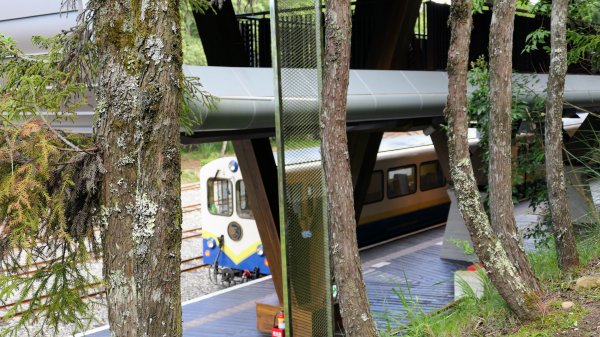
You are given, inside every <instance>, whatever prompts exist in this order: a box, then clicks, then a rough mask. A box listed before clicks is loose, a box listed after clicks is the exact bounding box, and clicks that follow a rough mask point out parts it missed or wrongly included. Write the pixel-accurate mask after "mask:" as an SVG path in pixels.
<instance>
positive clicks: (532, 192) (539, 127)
mask: <svg viewBox="0 0 600 337" xmlns="http://www.w3.org/2000/svg"><path fill="white" fill-rule="evenodd" d="M489 80H490V74H489V71H488V67H487V63H486V62H485V60H484V59H483V57H480V58H479V59H477V61H476V62H473V63H472V64H471V70H470V71H469V84H470V85H472V86H474V87H475V89H474V90H473V91H472V92H471V94H470V96H469V107H468V112H467V113H468V116H469V120H470V121H471V122H472V123H474V126H475V127H476V128H477V131H479V134H480V138H479V144H480V146H481V147H482V148H483V150H484V151H483V162H484V165H483V167H482V169H483V170H484V171H487V168H488V167H487V163H488V160H489V112H490V110H491V101H490V96H489V95H490V94H489V93H490V87H489ZM536 81H537V80H536V79H531V78H527V77H517V78H515V79H513V83H512V120H513V125H512V145H513V146H514V147H515V148H516V150H517V156H516V157H515V159H514V160H513V174H512V176H513V186H514V189H513V198H515V199H516V200H518V199H521V198H524V199H527V200H530V202H531V206H532V207H533V208H534V209H535V208H536V207H537V206H538V205H540V204H542V203H544V202H545V201H546V200H547V197H546V193H547V192H546V185H545V182H544V180H543V172H542V171H541V170H540V168H542V167H543V164H544V148H543V139H544V134H543V120H544V98H543V97H541V96H538V95H533V94H532V93H531V92H530V91H529V89H528V85H531V84H535V82H536ZM532 95H533V96H532ZM526 98H529V99H531V101H532V103H528V102H527V100H526Z"/></svg>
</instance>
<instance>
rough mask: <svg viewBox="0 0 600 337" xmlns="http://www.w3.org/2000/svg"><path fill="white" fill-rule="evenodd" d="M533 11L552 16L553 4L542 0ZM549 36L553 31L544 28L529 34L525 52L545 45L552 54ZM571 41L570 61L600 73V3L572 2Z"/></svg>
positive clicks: (569, 33) (570, 13)
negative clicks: (547, 39) (599, 4)
mask: <svg viewBox="0 0 600 337" xmlns="http://www.w3.org/2000/svg"><path fill="white" fill-rule="evenodd" d="M530 12H531V13H533V14H535V15H536V16H543V17H546V18H548V19H549V18H550V16H551V13H552V3H551V1H550V0H540V1H539V2H538V3H536V4H535V5H534V6H532V7H531V9H530ZM549 36H550V32H549V31H548V30H547V29H546V28H544V27H540V28H538V29H537V30H535V31H533V32H531V33H529V35H528V36H527V38H526V45H525V49H524V50H523V52H531V51H534V50H537V49H539V48H540V47H541V48H542V49H543V50H545V51H546V52H548V53H549V52H550V46H549V44H550V43H549V41H546V37H549ZM567 44H568V46H569V51H568V56H567V60H568V63H569V64H576V63H580V64H581V65H583V66H585V67H587V68H588V70H589V71H591V72H594V73H597V72H600V6H598V3H597V2H596V1H589V0H572V1H570V2H569V14H568V23H567Z"/></svg>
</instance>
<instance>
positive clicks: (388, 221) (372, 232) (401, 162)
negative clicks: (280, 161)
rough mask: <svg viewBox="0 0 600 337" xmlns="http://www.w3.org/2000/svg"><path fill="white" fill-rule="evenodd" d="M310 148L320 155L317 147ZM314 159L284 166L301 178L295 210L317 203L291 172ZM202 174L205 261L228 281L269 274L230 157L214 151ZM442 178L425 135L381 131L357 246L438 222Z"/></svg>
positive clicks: (445, 204) (444, 203)
mask: <svg viewBox="0 0 600 337" xmlns="http://www.w3.org/2000/svg"><path fill="white" fill-rule="evenodd" d="M470 138H471V140H472V142H473V143H474V142H475V141H476V140H475V137H474V135H472V136H471V137H470ZM303 152H304V153H306V149H304V150H303ZM314 152H315V153H314V154H315V157H318V156H319V153H318V149H314ZM318 165H320V164H319V163H318V162H306V161H304V162H303V163H299V164H298V165H297V166H296V167H292V169H291V170H289V171H288V172H289V173H288V176H287V177H286V182H287V183H288V184H299V185H300V187H299V188H302V190H303V191H305V195H306V197H305V198H302V200H301V201H299V204H298V205H295V206H294V207H293V210H296V209H297V210H298V211H299V210H301V209H302V210H305V211H306V210H310V208H312V207H320V205H317V204H316V203H319V202H318V201H315V200H314V198H311V191H315V190H316V188H317V187H316V186H309V185H307V184H306V182H305V181H302V179H300V175H298V176H297V177H298V179H295V177H296V174H295V172H303V171H305V170H311V169H313V170H314V169H316V168H317V166H318ZM292 166H293V165H292ZM200 179H201V184H202V188H201V193H202V195H201V197H202V199H201V200H202V201H201V202H202V204H203V205H206V207H204V206H203V207H202V232H203V252H204V261H205V263H209V264H212V265H213V266H214V267H215V268H214V269H213V272H214V273H220V274H223V279H225V280H227V281H229V280H232V279H233V276H244V275H245V277H255V276H257V275H259V274H269V273H270V270H269V265H268V260H267V258H266V256H265V255H264V250H263V247H262V244H261V241H260V237H259V234H258V230H257V228H256V223H255V221H254V218H253V216H252V208H251V207H250V204H249V202H248V198H247V192H246V189H245V185H244V181H243V177H242V175H241V173H240V170H239V167H238V163H237V161H236V159H235V157H227V158H220V159H217V160H214V161H212V162H210V163H209V164H207V165H205V166H203V167H202V169H201V171H200ZM446 185H447V184H446V180H445V178H444V174H443V172H442V169H441V167H440V163H439V162H438V160H437V156H436V153H435V150H434V147H433V145H432V143H431V140H430V138H429V137H427V136H425V135H422V134H418V135H411V136H402V137H389V138H384V140H383V141H382V144H381V146H380V150H379V153H378V155H377V162H376V164H375V167H374V170H373V173H372V176H371V181H370V185H369V188H368V192H367V196H366V198H365V202H364V207H363V211H362V215H361V218H360V221H359V225H358V228H357V235H358V242H359V245H360V246H365V245H369V244H373V243H376V242H379V241H382V240H386V239H390V238H393V237H395V236H398V235H400V234H404V233H407V232H411V231H414V230H416V229H419V228H423V227H427V226H431V225H435V224H439V223H441V222H444V221H445V220H446V218H447V216H448V209H449V206H450V200H449V199H448V196H447V194H446ZM293 210H292V211H293ZM309 214H310V212H309Z"/></svg>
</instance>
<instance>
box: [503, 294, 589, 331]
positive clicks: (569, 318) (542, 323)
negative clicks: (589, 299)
mask: <svg viewBox="0 0 600 337" xmlns="http://www.w3.org/2000/svg"><path fill="white" fill-rule="evenodd" d="M560 305H561V302H558V301H555V302H552V303H550V308H549V312H548V313H546V314H544V315H542V316H541V317H540V318H539V319H537V320H535V321H533V322H530V323H526V324H524V325H523V326H521V327H520V329H519V331H517V332H516V333H514V334H509V335H508V336H511V337H550V336H557V335H560V334H561V333H563V332H564V331H565V330H567V331H568V330H569V329H572V328H576V327H577V325H578V321H580V320H581V319H582V318H583V317H584V316H585V315H586V314H587V313H588V311H587V310H585V309H584V308H582V307H581V306H575V307H574V308H573V309H572V310H570V311H566V310H562V309H561V307H560Z"/></svg>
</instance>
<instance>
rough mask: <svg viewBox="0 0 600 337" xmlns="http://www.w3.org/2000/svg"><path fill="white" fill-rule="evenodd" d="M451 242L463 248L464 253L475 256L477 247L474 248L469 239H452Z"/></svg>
mask: <svg viewBox="0 0 600 337" xmlns="http://www.w3.org/2000/svg"><path fill="white" fill-rule="evenodd" d="M450 243H452V244H453V245H455V246H456V247H458V248H459V249H461V250H462V251H463V253H464V254H465V256H469V255H473V257H474V255H475V248H473V246H472V245H471V243H469V241H467V240H456V239H450Z"/></svg>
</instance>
